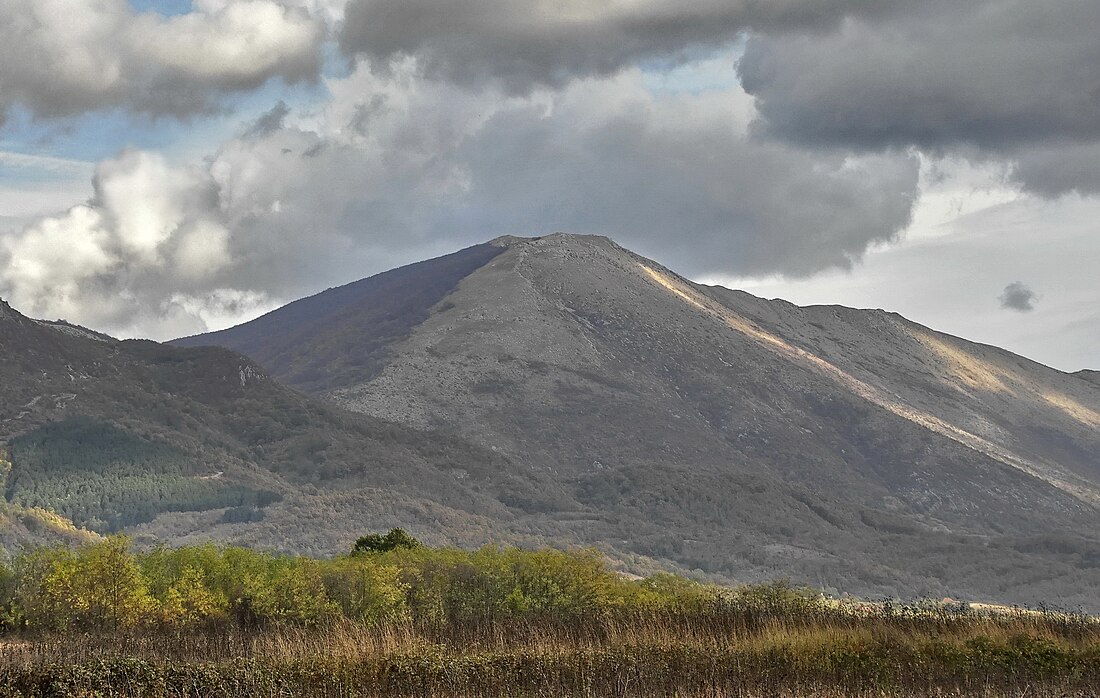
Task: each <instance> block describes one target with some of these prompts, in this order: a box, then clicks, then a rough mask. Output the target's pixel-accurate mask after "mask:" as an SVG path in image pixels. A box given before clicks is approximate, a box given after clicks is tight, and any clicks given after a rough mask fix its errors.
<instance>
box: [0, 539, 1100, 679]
mask: <svg viewBox="0 0 1100 698" xmlns="http://www.w3.org/2000/svg"><path fill="white" fill-rule="evenodd" d="M0 577H2V578H0V603H2V605H3V609H2V623H3V630H4V637H3V638H2V639H0V695H13V696H14V695H20V696H62V695H100V696H137V695H143V696H144V695H151V696H200V695H201V696H288V695H310V696H383V695H384V696H429V695H431V696H561V695H568V696H735V695H736V696H783V695H789V696H804V695H821V696H857V695H858V696H864V695H866V696H871V695H876V696H881V695H899V696H941V695H990V696H993V695H997V696H1002V695H1020V696H1023V695H1028V696H1037V695H1038V696H1042V695H1050V696H1054V695H1060V696H1061V695H1081V696H1084V695H1093V693H1092V690H1093V689H1092V687H1094V686H1100V624H1098V623H1096V622H1094V620H1093V619H1092V618H1090V617H1087V616H1075V615H1068V614H1063V613H1053V612H1024V611H1019V612H996V613H992V612H978V611H974V610H972V609H970V608H968V607H965V606H961V605H955V604H946V605H945V604H923V605H918V606H897V605H892V604H875V605H871V604H854V603H847V604H845V603H838V602H834V601H829V600H826V599H822V598H820V597H819V596H817V595H815V594H812V593H810V592H808V591H805V590H799V589H794V588H791V587H789V586H787V585H784V584H774V585H768V586H756V587H745V588H740V589H723V588H718V587H712V586H707V585H702V584H696V583H693V582H690V581H688V580H685V579H682V578H679V577H675V576H672V575H658V576H655V577H650V578H648V579H642V580H630V579H627V578H625V577H623V576H622V575H619V574H616V573H614V572H612V571H611V570H609V569H608V568H607V567H606V566H605V565H604V562H603V560H602V558H601V557H600V556H599V555H598V554H596V553H594V552H573V553H565V552H559V551H551V550H543V551H521V550H515V549H499V548H485V549H482V550H479V551H475V552H465V551H459V550H450V549H430V548H426V547H424V546H421V545H419V544H418V543H417V542H416V541H415V540H414V539H412V538H411V537H409V536H407V535H406V534H404V533H403V532H400V531H394V532H391V533H390V534H387V535H384V536H383V535H375V536H366V537H364V538H362V539H360V541H359V542H358V543H357V544H356V546H355V549H354V551H353V552H352V553H351V554H349V555H346V556H342V557H339V558H335V559H331V560H315V559H309V558H302V557H279V556H272V555H268V554H264V553H259V552H255V551H251V550H247V549H242V548H221V547H215V546H213V545H206V546H198V547H189V548H179V549H158V550H153V551H148V552H141V553H134V552H132V551H131V550H130V549H129V547H128V543H127V541H126V540H125V539H122V538H112V539H108V540H106V541H104V542H101V543H97V544H93V545H87V546H84V547H81V548H77V549H66V548H60V547H59V548H43V549H38V550H34V551H29V552H26V553H24V554H22V555H19V556H17V557H16V558H15V559H14V560H12V562H11V565H10V566H9V567H8V568H6V569H4V570H3V573H2V575H0Z"/></svg>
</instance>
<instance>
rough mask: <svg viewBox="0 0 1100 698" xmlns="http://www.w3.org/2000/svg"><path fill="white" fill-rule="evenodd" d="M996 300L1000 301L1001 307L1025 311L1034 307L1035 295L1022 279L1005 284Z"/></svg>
mask: <svg viewBox="0 0 1100 698" xmlns="http://www.w3.org/2000/svg"><path fill="white" fill-rule="evenodd" d="M998 300H1000V301H1001V307H1002V308H1005V309H1007V310H1016V311H1019V312H1022V313H1026V312H1028V311H1030V310H1034V309H1035V300H1036V296H1035V292H1034V291H1032V290H1031V289H1030V288H1028V286H1027V285H1026V284H1024V283H1023V282H1022V281H1013V282H1012V283H1010V284H1009V285H1007V286H1005V289H1004V291H1002V292H1001V295H1000V296H999V297H998Z"/></svg>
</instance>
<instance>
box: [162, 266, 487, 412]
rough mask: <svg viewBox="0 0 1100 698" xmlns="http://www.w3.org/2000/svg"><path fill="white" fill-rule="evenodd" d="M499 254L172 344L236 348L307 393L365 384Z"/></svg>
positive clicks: (378, 279) (404, 275) (329, 295)
mask: <svg viewBox="0 0 1100 698" xmlns="http://www.w3.org/2000/svg"><path fill="white" fill-rule="evenodd" d="M502 251H503V248H501V247H496V246H493V245H476V246H474V247H469V248H467V249H464V250H462V251H460V252H455V253H454V254H450V255H447V256H445V257H440V258H438V259H432V260H429V261H426V262H420V263H418V264H412V265H409V266H407V267H401V268H400V269H394V270H392V271H388V272H385V273H382V274H378V275H376V276H372V277H370V278H367V279H363V280H361V281H356V282H355V283H351V284H347V285H346V286H341V287H339V288H332V289H329V290H327V291H324V292H322V293H318V294H317V295H314V296H310V297H309V298H303V299H301V300H298V301H295V302H293V303H290V304H289V305H286V306H283V307H282V308H279V309H278V310H274V311H272V312H270V313H268V314H266V315H264V316H263V317H260V318H257V319H255V320H253V321H251V322H247V323H245V324H243V325H238V326H236V327H233V328H231V329H228V330H223V331H221V332H214V333H211V334H205V335H198V336H196V337H187V338H184V339H177V340H176V341H174V342H173V344H176V345H177V346H192V347H193V346H203V345H215V346H226V347H234V348H235V349H236V350H237V351H239V352H241V353H243V354H247V355H248V356H250V357H252V358H253V359H255V360H256V361H258V362H259V363H260V364H261V365H263V366H264V367H265V368H267V369H268V370H269V371H271V372H272V373H273V374H275V375H277V376H279V379H280V380H281V381H282V382H284V383H286V384H288V385H292V386H294V387H296V388H301V389H302V390H306V391H309V392H325V391H327V390H333V389H336V388H343V387H346V386H348V385H355V384H357V383H361V382H363V381H366V380H369V379H371V378H373V377H374V376H375V375H377V374H378V372H379V371H381V370H382V366H384V365H385V353H386V350H387V349H388V347H389V346H390V345H392V344H394V343H396V342H399V341H401V340H402V339H404V338H405V337H406V336H408V334H409V333H410V332H411V331H412V329H413V328H414V327H416V325H418V324H419V323H421V322H423V321H424V319H425V318H427V317H428V314H429V312H430V310H431V308H432V306H434V305H435V304H436V303H438V302H439V301H440V300H441V299H442V298H443V297H444V296H446V295H447V294H448V293H450V292H451V291H452V290H453V289H454V287H455V286H456V285H457V284H458V282H459V281H460V280H461V279H462V278H463V277H465V276H467V275H468V274H470V273H471V272H473V271H474V270H475V269H477V268H478V267H480V266H482V265H484V264H485V263H486V262H488V261H489V260H491V259H492V258H493V257H495V256H496V255H498V254H500V253H501V252H502Z"/></svg>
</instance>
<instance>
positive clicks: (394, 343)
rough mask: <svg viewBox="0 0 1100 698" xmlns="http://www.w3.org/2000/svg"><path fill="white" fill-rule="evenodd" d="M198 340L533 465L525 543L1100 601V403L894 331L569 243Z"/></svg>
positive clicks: (329, 396)
mask: <svg viewBox="0 0 1100 698" xmlns="http://www.w3.org/2000/svg"><path fill="white" fill-rule="evenodd" d="M177 343H179V344H184V345H196V346H197V345H202V344H218V345H221V346H225V347H229V348H232V349H234V350H236V351H240V352H242V353H246V354H248V355H249V356H251V357H252V358H254V359H255V360H257V361H258V362H259V363H260V364H262V365H264V366H265V367H266V368H267V370H268V371H270V372H271V374H272V375H273V376H275V377H276V378H277V379H279V380H282V381H285V382H287V383H289V384H291V385H294V386H297V387H299V388H301V389H304V390H306V391H308V392H311V393H313V394H315V395H317V396H319V397H322V398H324V399H326V400H328V401H330V402H331V403H335V404H337V405H340V406H343V407H344V408H346V409H348V410H351V411H354V412H359V413H362V414H365V415H370V416H372V417H375V418H379V419H384V420H387V421H391V422H395V423H398V424H402V425H404V426H407V427H410V428H415V429H420V430H425V431H426V432H432V433H436V434H447V435H449V436H452V437H455V438H462V439H463V440H468V441H470V442H472V443H473V444H475V445H477V446H478V447H482V448H485V449H487V450H488V451H490V452H492V453H494V454H499V455H501V456H502V457H503V459H504V460H503V461H502V463H509V464H518V463H522V464H524V465H525V466H526V467H529V468H531V469H532V470H533V472H535V473H537V474H538V476H539V479H540V481H541V484H540V485H539V487H538V489H534V490H530V491H512V492H511V493H510V495H509V496H510V499H508V500H507V501H505V502H504V503H505V504H506V505H508V506H509V507H510V509H511V511H512V512H513V514H514V518H511V519H509V521H507V522H506V523H505V522H501V531H505V530H507V531H511V533H509V534H507V535H521V534H522V535H537V534H541V533H545V532H547V531H553V532H554V533H553V535H554V536H557V537H559V538H564V539H565V540H567V541H575V542H583V543H589V544H599V545H601V546H603V547H604V548H605V549H607V550H609V551H612V552H613V554H616V555H618V556H620V557H622V558H624V559H632V558H637V559H642V558H643V557H644V558H645V559H656V560H665V561H667V562H669V563H671V564H675V565H678V566H682V567H688V568H695V569H698V570H701V571H702V572H705V573H710V574H713V575H717V576H721V577H727V578H736V579H763V578H769V577H771V578H774V577H776V576H791V577H793V578H796V579H798V580H799V581H804V582H811V583H814V584H815V585H816V584H820V585H821V586H825V587H832V588H836V589H840V590H847V591H854V592H863V593H883V594H897V595H906V596H911V595H913V594H927V595H942V594H948V593H950V594H953V595H960V596H966V595H971V596H973V597H982V598H996V599H1001V600H1011V601H1037V600H1040V599H1044V598H1061V599H1067V600H1069V601H1077V602H1081V603H1088V604H1090V605H1097V606H1100V569H1098V565H1100V562H1098V561H1100V544H1098V543H1097V541H1098V540H1100V515H1098V509H1097V507H1098V504H1100V387H1097V386H1096V385H1094V384H1092V383H1090V382H1088V381H1085V380H1081V379H1080V377H1076V376H1071V375H1067V374H1064V373H1062V372H1059V371H1056V370H1054V369H1051V368H1048V367H1045V366H1042V365H1040V364H1037V363H1035V362H1032V361H1029V360H1027V359H1024V358H1021V357H1019V356H1016V355H1013V354H1011V353H1009V352H1006V351H1003V350H1001V349H997V348H995V347H989V346H984V345H979V344H975V343H972V342H968V341H966V340H963V339H959V338H957V337H952V336H949V335H945V334H941V333H938V332H935V331H933V330H930V329H928V328H926V327H923V326H921V325H918V324H916V323H913V322H910V321H908V320H906V319H905V318H903V317H901V316H898V315H896V314H892V313H886V312H883V311H877V310H853V309H850V308H844V307H838V306H815V307H805V308H804V307H798V306H794V305H792V304H790V303H786V302H784V301H778V300H775V301H768V300H763V299H760V298H756V297H754V296H752V295H749V294H747V293H743V292H739V291H732V290H729V289H725V288H721V287H709V286H702V285H699V284H695V283H693V282H691V281H689V280H687V279H685V278H683V277H680V276H678V275H676V274H675V273H673V272H672V271H670V270H668V269H666V268H664V267H663V266H661V265H660V264H658V263H656V262H654V261H651V260H648V259H645V258H643V257H641V256H638V255H636V254H634V253H632V252H630V251H629V250H626V249H624V248H622V247H620V246H618V245H616V244H615V243H614V242H612V241H610V240H608V239H606V238H601V237H591V236H575V235H564V234H556V235H550V236H546V237H541V238H516V237H506V238H500V239H497V240H494V241H492V242H490V243H487V244H483V245H478V246H476V247H471V248H468V249H466V250H463V251H461V252H458V253H456V254H453V255H449V256H447V257H442V258H439V259H435V260H430V261H427V262H423V263H420V264H416V265H412V266H409V267H403V268H401V269H397V270H394V271H391V272H386V273H384V274H379V275H377V276H374V277H371V278H369V279H365V280H363V281H359V282H356V283H353V284H349V285H348V286H343V287H340V288H337V289H331V290H329V291H325V292H323V293H320V294H318V295H316V296H312V297H310V298H306V299H303V300H301V301H297V302H295V303H292V304H290V305H288V306H286V307H284V308H281V309H279V310H276V311H274V312H272V313H269V314H268V315H265V316H263V317H261V318H258V319H257V320H254V321H252V322H249V323H246V324H243V325H241V326H238V327H235V328H232V329H229V330H225V331H223V332H218V333H214V334H210V335H202V336H198V337H191V338H187V339H185V340H179V341H178V342H177ZM463 472H465V470H464V471H463ZM458 475H460V476H463V477H466V476H468V477H472V478H473V479H474V480H475V481H476V480H478V479H479V478H480V479H481V481H482V482H485V483H488V482H492V481H493V480H494V479H495V478H498V477H505V476H507V475H508V473H506V472H492V471H491V469H490V470H489V471H486V470H485V469H481V470H480V472H478V473H477V474H476V475H471V474H467V475H462V473H458ZM531 481H533V480H531ZM502 535H505V534H503V533H502ZM1071 580H1072V581H1071Z"/></svg>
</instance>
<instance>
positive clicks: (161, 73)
mask: <svg viewBox="0 0 1100 698" xmlns="http://www.w3.org/2000/svg"><path fill="white" fill-rule="evenodd" d="M0 12H2V13H3V16H4V21H3V22H2V23H0V120H2V119H3V115H4V113H6V112H7V111H9V110H10V109H11V108H12V107H13V106H16V105H20V106H22V107H25V108H27V109H29V110H30V111H31V112H32V113H33V114H35V115H37V116H40V117H63V116H69V115H73V114H79V113H81V112H85V111H90V110H97V109H108V108H114V107H121V108H124V109H129V110H133V111H137V112H143V113H148V114H152V115H163V114H172V115H187V114H193V113H196V112H202V111H207V110H210V109H211V108H213V107H214V106H215V104H216V98H217V96H218V95H221V94H225V93H229V92H234V91H240V90H249V89H253V88H255V87H258V86H259V85H261V84H263V83H264V82H266V81H267V80H269V79H270V78H273V77H281V78H283V79H285V80H287V81H289V82H295V81H301V80H308V79H313V78H315V77H316V76H317V74H318V71H319V70H320V65H321V53H320V51H321V44H322V41H323V39H324V36H325V32H324V25H323V23H322V22H321V21H320V20H319V19H316V18H314V17H311V16H310V15H309V14H308V13H307V11H306V10H304V9H301V8H297V7H292V6H288V5H287V4H284V3H281V2H277V1H276V0H234V1H231V2H230V1H226V0H198V1H197V2H195V8H194V9H193V10H192V11H191V12H190V13H187V14H184V15H177V16H173V17H164V16H161V15H158V14H153V13H149V14H135V13H134V12H133V11H132V9H131V8H130V6H129V4H128V3H127V2H126V0H0Z"/></svg>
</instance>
